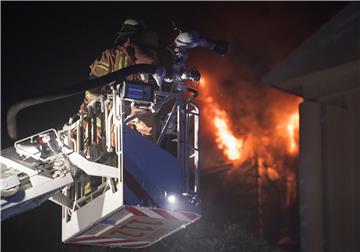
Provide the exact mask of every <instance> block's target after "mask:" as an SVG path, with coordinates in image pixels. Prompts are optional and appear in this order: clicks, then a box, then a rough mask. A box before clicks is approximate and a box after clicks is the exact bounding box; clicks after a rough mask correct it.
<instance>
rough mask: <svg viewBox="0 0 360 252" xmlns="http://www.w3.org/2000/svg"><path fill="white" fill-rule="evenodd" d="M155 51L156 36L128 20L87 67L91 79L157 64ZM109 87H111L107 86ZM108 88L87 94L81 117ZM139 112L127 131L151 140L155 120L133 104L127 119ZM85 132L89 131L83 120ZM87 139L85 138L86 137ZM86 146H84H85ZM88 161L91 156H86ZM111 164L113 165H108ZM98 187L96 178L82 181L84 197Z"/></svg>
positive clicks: (99, 137)
mask: <svg viewBox="0 0 360 252" xmlns="http://www.w3.org/2000/svg"><path fill="white" fill-rule="evenodd" d="M157 47H158V37H157V35H156V33H154V32H152V31H150V30H148V29H147V26H146V25H145V24H144V23H141V22H139V21H137V20H134V19H127V20H126V21H125V22H124V23H123V25H122V26H121V29H120V32H118V33H117V37H116V39H115V46H114V47H113V48H111V49H107V50H105V51H103V52H102V53H101V56H100V57H99V58H97V59H95V61H94V62H93V63H92V64H91V65H90V78H91V79H93V78H97V77H100V76H103V75H106V74H109V73H111V72H113V71H117V70H119V69H122V68H125V67H127V66H130V65H134V64H156V63H157V53H156V49H157ZM129 79H130V80H143V81H148V77H147V76H145V75H143V74H138V75H133V76H130V77H129ZM110 84H112V83H110ZM108 89H109V85H104V86H103V87H102V88H96V89H92V90H87V91H86V92H85V97H84V100H83V103H82V105H81V107H80V113H83V112H85V111H86V110H87V105H88V104H89V103H90V102H91V101H94V100H96V99H97V98H98V97H99V95H101V94H104V93H106V92H107V91H108ZM139 112H142V113H141V114H142V115H141V117H140V118H135V119H134V120H132V121H131V122H129V123H128V125H129V126H130V127H132V128H133V129H135V130H137V131H138V132H140V133H141V134H142V135H144V136H148V137H150V138H152V139H153V138H154V130H153V128H154V116H153V114H152V113H151V112H146V113H143V112H144V110H143V109H142V108H138V107H137V106H136V105H135V104H132V105H131V111H130V114H129V116H132V115H134V114H137V113H139ZM96 124H97V127H96V128H98V129H100V128H101V120H100V119H99V118H96ZM84 129H87V130H89V129H88V127H87V122H86V120H85V123H84ZM99 132H100V130H97V137H96V138H97V142H98V143H99V142H100V141H101V135H99ZM85 135H86V134H85ZM111 135H112V141H111V142H112V146H114V145H115V143H114V141H115V137H114V130H112V134H111ZM89 141H90V140H89V139H85V149H84V154H85V156H87V157H88V156H89V152H90V151H89V148H90V147H89V146H90V145H89ZM86 143H87V144H86ZM89 157H90V156H89ZM111 162H112V161H111ZM100 183H101V181H100V180H99V178H89V177H85V187H84V193H85V194H88V193H91V192H93V191H94V189H96V187H97V186H98V185H99V184H100Z"/></svg>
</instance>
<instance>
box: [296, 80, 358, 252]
mask: <svg viewBox="0 0 360 252" xmlns="http://www.w3.org/2000/svg"><path fill="white" fill-rule="evenodd" d="M328 97H329V96H328ZM299 171H300V172H299V175H300V176H299V177H300V181H299V182H300V218H301V250H302V251H360V88H359V87H358V88H355V89H353V90H352V91H349V90H348V91H347V92H346V93H338V95H337V94H336V93H335V94H333V95H332V96H331V97H329V98H321V97H318V99H316V100H311V101H310V100H306V98H305V101H304V103H303V104H301V105H300V167H299Z"/></svg>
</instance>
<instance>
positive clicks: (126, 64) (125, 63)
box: [124, 56, 128, 67]
mask: <svg viewBox="0 0 360 252" xmlns="http://www.w3.org/2000/svg"><path fill="white" fill-rule="evenodd" d="M127 66H128V57H127V56H126V57H125V60H124V67H127Z"/></svg>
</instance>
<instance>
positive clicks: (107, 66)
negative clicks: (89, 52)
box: [90, 50, 112, 78]
mask: <svg viewBox="0 0 360 252" xmlns="http://www.w3.org/2000/svg"><path fill="white" fill-rule="evenodd" d="M111 64H112V62H111V58H110V51H109V50H106V51H104V52H102V53H101V56H100V58H98V59H96V60H95V61H94V62H93V63H92V64H91V65H90V76H91V77H92V78H94V77H100V76H103V75H105V74H108V73H110V72H111V69H112V66H111Z"/></svg>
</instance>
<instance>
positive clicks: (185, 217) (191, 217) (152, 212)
mask: <svg viewBox="0 0 360 252" xmlns="http://www.w3.org/2000/svg"><path fill="white" fill-rule="evenodd" d="M126 210H127V211H128V212H130V213H132V214H133V215H136V216H145V217H150V218H156V219H166V220H176V221H184V222H194V221H196V220H197V219H199V218H200V217H201V216H200V215H199V214H196V213H193V212H184V211H169V210H164V209H160V208H145V207H133V206H127V207H126Z"/></svg>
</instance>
